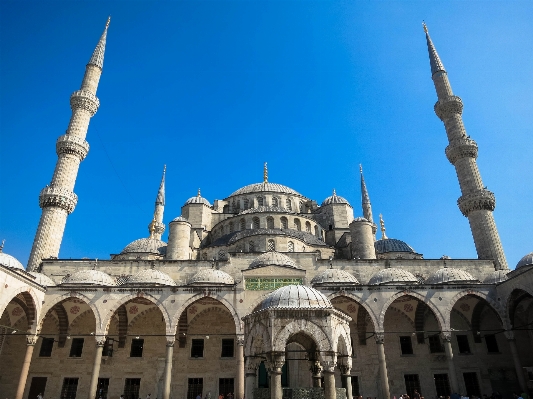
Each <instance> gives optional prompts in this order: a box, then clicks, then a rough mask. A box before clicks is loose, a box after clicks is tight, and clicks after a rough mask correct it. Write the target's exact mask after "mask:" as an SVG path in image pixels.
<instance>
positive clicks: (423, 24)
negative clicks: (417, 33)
mask: <svg viewBox="0 0 533 399" xmlns="http://www.w3.org/2000/svg"><path fill="white" fill-rule="evenodd" d="M422 27H423V28H424V32H426V35H428V34H429V32H428V27H427V25H426V22H425V21H422Z"/></svg>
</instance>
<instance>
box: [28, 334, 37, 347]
mask: <svg viewBox="0 0 533 399" xmlns="http://www.w3.org/2000/svg"><path fill="white" fill-rule="evenodd" d="M38 339H39V337H38V336H37V335H26V345H28V346H35V344H36V343H37V340H38Z"/></svg>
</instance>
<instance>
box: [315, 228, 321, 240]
mask: <svg viewBox="0 0 533 399" xmlns="http://www.w3.org/2000/svg"><path fill="white" fill-rule="evenodd" d="M315 236H316V237H318V238H320V233H319V231H318V226H317V225H315Z"/></svg>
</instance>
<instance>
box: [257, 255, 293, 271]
mask: <svg viewBox="0 0 533 399" xmlns="http://www.w3.org/2000/svg"><path fill="white" fill-rule="evenodd" d="M265 266H283V267H293V268H295V269H300V267H299V266H298V265H297V264H296V262H294V261H293V260H292V259H291V258H289V257H288V256H287V255H284V254H281V253H279V252H276V251H270V252H265V253H264V254H261V255H259V256H258V257H257V258H255V259H254V260H253V261H252V263H250V266H248V269H256V268H258V267H265Z"/></svg>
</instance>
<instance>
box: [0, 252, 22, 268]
mask: <svg viewBox="0 0 533 399" xmlns="http://www.w3.org/2000/svg"><path fill="white" fill-rule="evenodd" d="M0 265H2V266H6V267H12V268H14V269H21V270H25V269H24V266H22V263H20V262H19V261H18V260H17V258H15V257H14V256H11V255H8V254H5V253H3V252H0Z"/></svg>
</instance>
